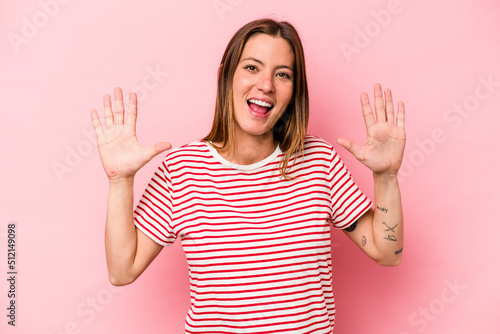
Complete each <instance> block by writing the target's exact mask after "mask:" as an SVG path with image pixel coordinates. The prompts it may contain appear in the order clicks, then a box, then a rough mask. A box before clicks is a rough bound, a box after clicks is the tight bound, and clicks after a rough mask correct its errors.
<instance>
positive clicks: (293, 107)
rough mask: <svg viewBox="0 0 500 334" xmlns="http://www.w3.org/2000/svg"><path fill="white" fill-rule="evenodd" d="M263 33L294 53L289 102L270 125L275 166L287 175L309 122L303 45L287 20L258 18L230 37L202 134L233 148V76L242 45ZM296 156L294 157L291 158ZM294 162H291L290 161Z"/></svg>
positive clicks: (284, 175)
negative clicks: (212, 107) (205, 132)
mask: <svg viewBox="0 0 500 334" xmlns="http://www.w3.org/2000/svg"><path fill="white" fill-rule="evenodd" d="M256 34H266V35H270V36H273V37H281V38H283V39H284V40H286V41H287V42H288V44H290V47H291V48H292V51H293V54H294V72H293V73H294V78H293V83H294V88H293V97H292V102H291V103H290V105H289V106H288V107H287V109H286V111H285V112H284V113H283V116H282V117H281V118H280V120H278V122H277V123H276V124H275V126H274V128H273V137H274V140H275V141H276V142H278V144H279V146H280V149H281V151H282V152H283V158H282V160H281V162H280V166H279V170H280V173H281V175H282V176H283V177H284V178H286V179H288V177H287V169H288V163H289V162H290V159H291V157H292V155H294V154H299V153H302V152H303V149H304V140H305V137H306V133H307V125H308V122H309V94H308V90H307V80H306V67H305V59H304V49H303V47H302V42H301V40H300V37H299V34H298V33H297V31H296V30H295V28H294V27H293V26H292V25H291V24H290V23H288V22H277V21H275V20H272V19H260V20H255V21H252V22H250V23H247V24H246V25H244V26H243V27H241V28H240V29H239V30H238V31H237V32H236V33H235V34H234V36H233V37H232V38H231V40H230V41H229V44H228V45H227V47H226V51H225V52H224V56H223V57H222V60H221V63H220V68H219V75H218V79H217V98H216V102H215V115H214V121H213V124H212V130H211V131H210V133H209V134H208V135H207V136H206V137H205V138H203V140H205V141H208V142H220V143H222V144H221V145H222V146H221V147H219V148H221V149H225V148H226V147H229V149H230V152H233V150H234V107H233V77H234V73H235V72H236V68H237V66H238V62H239V61H240V57H241V54H242V53H243V48H244V47H245V44H246V42H247V41H248V39H249V38H250V37H252V36H253V35H256ZM296 160H297V157H295V161H296ZM294 163H295V162H294Z"/></svg>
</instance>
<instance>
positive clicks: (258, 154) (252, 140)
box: [218, 132, 277, 165]
mask: <svg viewBox="0 0 500 334" xmlns="http://www.w3.org/2000/svg"><path fill="white" fill-rule="evenodd" d="M233 145H234V151H233V152H231V147H226V148H224V149H223V150H221V149H218V152H219V154H220V155H221V156H222V157H223V158H224V159H226V160H228V161H230V162H232V163H235V164H238V165H251V164H254V163H256V162H259V161H261V160H264V159H265V158H267V157H268V156H270V155H271V154H272V153H273V152H274V150H276V146H277V143H275V142H274V138H273V134H272V132H271V133H269V134H266V135H263V136H252V135H249V134H246V133H245V134H240V135H239V136H237V138H236V140H235V141H234V143H233ZM231 153H232V154H231Z"/></svg>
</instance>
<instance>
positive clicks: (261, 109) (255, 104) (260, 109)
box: [247, 99, 274, 115]
mask: <svg viewBox="0 0 500 334" xmlns="http://www.w3.org/2000/svg"><path fill="white" fill-rule="evenodd" d="M247 103H248V106H249V107H250V109H251V110H252V111H253V112H255V113H257V114H259V115H265V114H267V113H268V112H269V110H271V109H272V108H273V107H274V106H273V105H272V104H271V103H268V102H265V101H261V100H256V99H249V100H248V101H247Z"/></svg>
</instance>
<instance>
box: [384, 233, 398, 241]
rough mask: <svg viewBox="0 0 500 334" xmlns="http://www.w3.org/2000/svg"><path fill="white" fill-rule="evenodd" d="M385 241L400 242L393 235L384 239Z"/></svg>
mask: <svg viewBox="0 0 500 334" xmlns="http://www.w3.org/2000/svg"><path fill="white" fill-rule="evenodd" d="M384 239H386V240H390V241H398V239H396V236H395V235H393V234H389V235H388V236H387V237H384Z"/></svg>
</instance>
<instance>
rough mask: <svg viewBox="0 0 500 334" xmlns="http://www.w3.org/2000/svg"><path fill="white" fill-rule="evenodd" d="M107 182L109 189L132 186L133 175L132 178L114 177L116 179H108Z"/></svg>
mask: <svg viewBox="0 0 500 334" xmlns="http://www.w3.org/2000/svg"><path fill="white" fill-rule="evenodd" d="M108 180H109V186H110V187H122V186H129V185H131V184H132V185H133V184H134V175H133V176H127V177H116V178H110V179H108Z"/></svg>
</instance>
